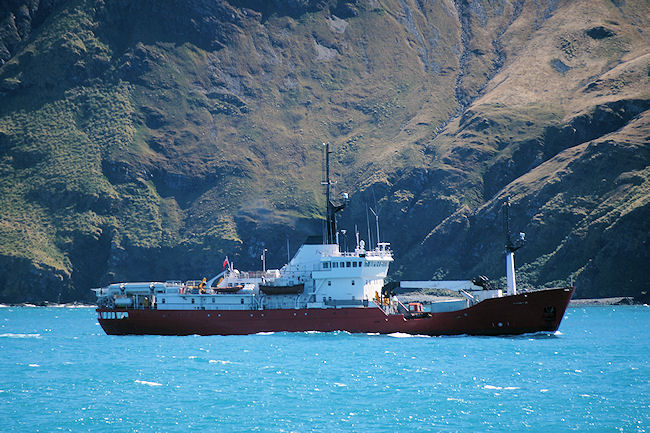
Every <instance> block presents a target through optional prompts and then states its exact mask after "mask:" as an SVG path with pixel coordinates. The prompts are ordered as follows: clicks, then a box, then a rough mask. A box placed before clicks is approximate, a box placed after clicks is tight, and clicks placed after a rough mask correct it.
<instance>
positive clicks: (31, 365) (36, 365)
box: [29, 364, 40, 367]
mask: <svg viewBox="0 0 650 433" xmlns="http://www.w3.org/2000/svg"><path fill="white" fill-rule="evenodd" d="M29 367H40V365H39V364H29Z"/></svg>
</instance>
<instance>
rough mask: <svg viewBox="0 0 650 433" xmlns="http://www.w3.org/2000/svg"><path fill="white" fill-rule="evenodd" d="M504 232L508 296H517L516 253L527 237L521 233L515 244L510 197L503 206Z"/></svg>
mask: <svg viewBox="0 0 650 433" xmlns="http://www.w3.org/2000/svg"><path fill="white" fill-rule="evenodd" d="M503 232H504V235H505V237H506V285H507V288H508V291H507V293H508V295H516V294H517V282H516V280H515V251H517V250H518V249H519V248H521V247H523V246H524V243H525V241H526V235H525V233H523V232H520V233H519V238H518V239H517V240H516V241H514V242H513V240H512V235H511V233H510V197H508V198H507V199H506V201H505V203H504V204H503Z"/></svg>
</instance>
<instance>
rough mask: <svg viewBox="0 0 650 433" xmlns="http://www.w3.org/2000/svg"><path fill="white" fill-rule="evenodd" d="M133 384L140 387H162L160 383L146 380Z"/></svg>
mask: <svg viewBox="0 0 650 433" xmlns="http://www.w3.org/2000/svg"><path fill="white" fill-rule="evenodd" d="M135 383H139V384H140V385H147V386H162V383H158V382H149V381H148V380H136V381H135Z"/></svg>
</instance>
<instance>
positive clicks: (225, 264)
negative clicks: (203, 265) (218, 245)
mask: <svg viewBox="0 0 650 433" xmlns="http://www.w3.org/2000/svg"><path fill="white" fill-rule="evenodd" d="M226 266H228V256H226V260H224V261H223V268H224V269H226Z"/></svg>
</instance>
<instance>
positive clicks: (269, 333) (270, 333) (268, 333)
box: [255, 332, 275, 335]
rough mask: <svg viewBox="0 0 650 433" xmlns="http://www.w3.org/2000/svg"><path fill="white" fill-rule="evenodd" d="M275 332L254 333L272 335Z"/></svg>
mask: <svg viewBox="0 0 650 433" xmlns="http://www.w3.org/2000/svg"><path fill="white" fill-rule="evenodd" d="M273 334H275V332H258V333H256V334H255V335H273Z"/></svg>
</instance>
